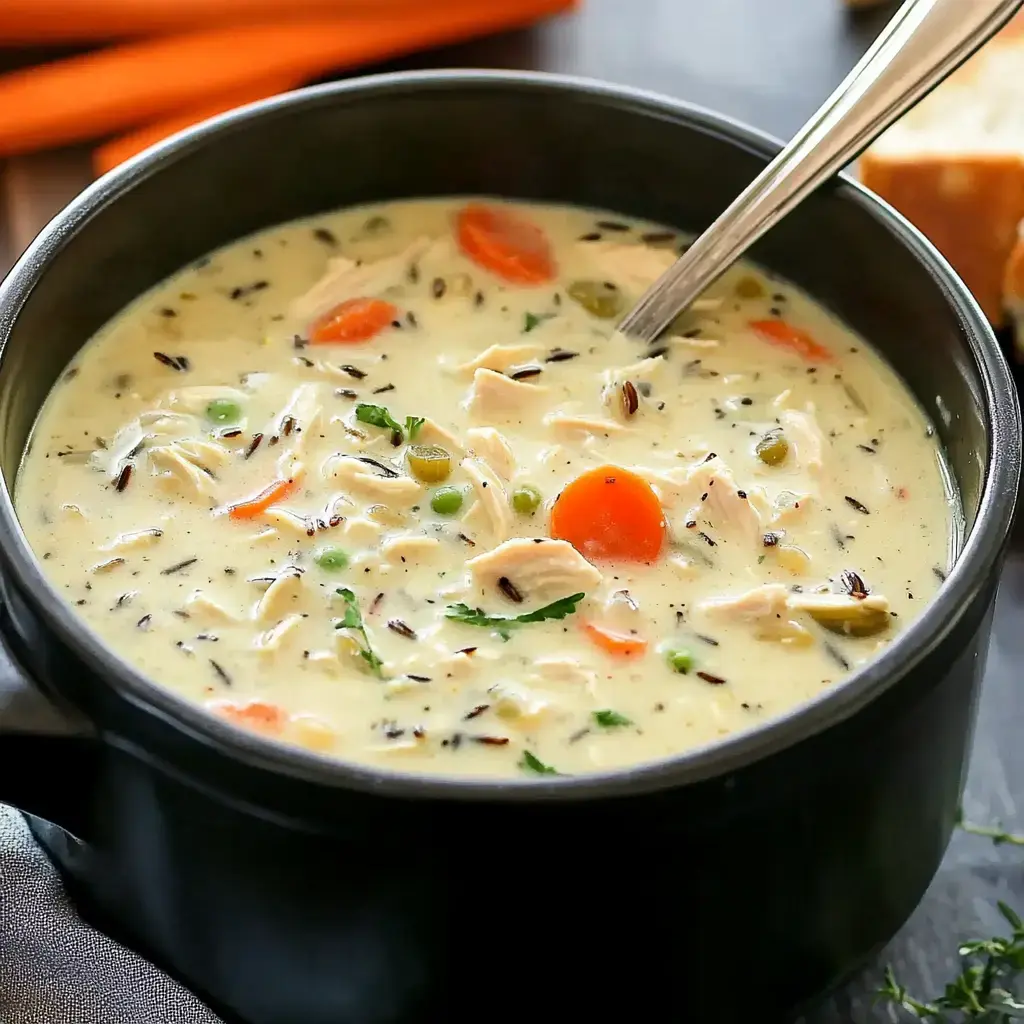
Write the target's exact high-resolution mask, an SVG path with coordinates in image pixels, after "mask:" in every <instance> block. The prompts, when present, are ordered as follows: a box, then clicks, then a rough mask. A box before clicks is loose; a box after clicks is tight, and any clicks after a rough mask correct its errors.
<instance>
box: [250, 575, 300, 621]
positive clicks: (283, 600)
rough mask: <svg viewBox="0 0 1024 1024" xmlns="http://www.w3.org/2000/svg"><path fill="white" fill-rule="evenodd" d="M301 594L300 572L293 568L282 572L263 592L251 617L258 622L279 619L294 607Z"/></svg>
mask: <svg viewBox="0 0 1024 1024" xmlns="http://www.w3.org/2000/svg"><path fill="white" fill-rule="evenodd" d="M301 594H302V576H301V574H300V573H298V572H295V571H294V570H293V571H291V572H284V573H282V574H281V575H280V576H278V577H277V579H276V580H274V582H273V583H271V584H270V586H269V587H267V589H266V590H265V591H264V592H263V596H262V597H261V598H260V599H259V601H258V602H257V604H256V608H255V609H254V611H253V618H254V619H256V620H257V621H259V622H272V621H273V620H274V619H280V618H281V617H282V616H283V615H284V614H285V613H286V612H288V611H289V610H290V609H292V608H294V607H295V604H296V602H297V601H298V600H299V598H300V596H301Z"/></svg>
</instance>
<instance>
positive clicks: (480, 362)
mask: <svg viewBox="0 0 1024 1024" xmlns="http://www.w3.org/2000/svg"><path fill="white" fill-rule="evenodd" d="M543 351H544V347H543V346H542V345H537V344H532V343H527V342H523V343H521V344H519V345H491V346H490V348H485V349H484V350H483V352H481V353H480V354H479V355H478V356H476V357H475V358H473V359H471V360H469V362H467V363H462V364H461V365H459V366H457V367H456V369H457V370H458V372H459V373H461V374H463V375H464V376H466V377H472V376H473V375H474V374H475V373H476V371H477V370H494V371H495V372H496V373H504V372H505V371H506V370H510V369H511V368H512V367H513V366H519V365H520V364H522V363H528V362H530V361H531V360H533V359H536V358H537V357H538V356H539V355H540V354H541V353H542V352H543Z"/></svg>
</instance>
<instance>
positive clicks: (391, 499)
mask: <svg viewBox="0 0 1024 1024" xmlns="http://www.w3.org/2000/svg"><path fill="white" fill-rule="evenodd" d="M324 471H325V475H328V474H329V475H330V476H332V477H334V479H335V480H337V481H338V482H339V483H340V484H341V485H342V486H343V487H344V488H345V489H346V490H347V491H349V492H350V493H352V494H356V495H359V496H361V497H363V498H367V499H369V500H371V501H378V502H380V503H381V504H383V505H389V506H391V507H393V508H408V507H409V506H411V505H415V504H416V502H417V501H418V500H419V499H420V498H421V497H422V495H423V485H422V484H421V483H419V482H418V481H416V480H414V479H413V478H412V477H410V476H383V475H382V474H381V473H380V471H379V470H377V469H375V468H374V466H373V465H371V464H370V463H366V462H362V461H361V460H360V459H358V458H354V457H350V456H339V455H332V456H331V457H330V458H329V459H328V460H327V462H326V463H325V466H324Z"/></svg>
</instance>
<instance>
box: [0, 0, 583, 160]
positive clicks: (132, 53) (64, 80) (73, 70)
mask: <svg viewBox="0 0 1024 1024" xmlns="http://www.w3.org/2000/svg"><path fill="white" fill-rule="evenodd" d="M2 2H3V3H6V0H2ZM571 6H573V0H491V2H489V3H486V4H483V5H480V6H477V7H474V8H467V7H465V6H464V5H463V4H462V3H461V0H460V2H459V3H457V5H456V6H454V7H452V6H450V5H448V4H445V3H442V2H437V0H432V2H431V3H429V4H426V5H422V6H421V7H420V8H419V11H420V13H418V14H415V15H414V14H410V15H409V16H408V17H406V18H403V19H397V18H384V19H374V18H370V17H364V18H359V19H356V18H352V17H348V18H346V17H339V18H327V19H322V18H321V19H312V20H301V21H284V22H268V23H265V24H258V25H240V26H235V27H232V28H218V29H211V30H209V31H206V32H195V33H189V34H188V35H179V36H168V37H166V38H161V39H154V40H150V41H145V42H136V43H126V44H123V45H120V46H115V47H111V48H109V49H106V50H99V51H96V52H94V53H87V54H83V55H82V56H78V57H71V58H68V59H66V60H61V61H56V62H54V63H52V64H43V65H40V66H38V67H33V68H25V69H23V70H20V71H13V72H10V73H9V74H6V75H2V76H0V156H10V155H13V154H17V153H24V152H28V151H31V150H34V149H43V148H46V147H48V146H59V145H65V144H68V143H71V142H78V141H82V140H85V139H90V138H96V137H98V136H102V135H107V134H111V133H114V132H117V131H121V130H123V129H125V128H129V127H134V126H136V125H141V124H144V123H146V122H148V121H153V120H157V119H160V118H163V117H166V116H169V115H173V114H175V113H180V112H181V111H182V110H187V109H189V108H191V107H199V106H201V105H203V104H204V103H207V102H209V100H210V97H211V96H224V95H227V94H229V93H231V92H233V91H234V90H236V89H242V88H245V87H247V86H249V85H252V83H253V82H257V81H265V80H268V79H273V78H277V77H280V78H289V77H290V78H294V79H296V80H302V79H305V78H310V77H314V76H320V75H323V74H325V73H326V72H328V71H331V70H339V69H344V68H351V67H353V66H358V65H360V64H365V63H368V62H371V61H377V60H383V59H386V58H388V57H393V56H398V55H399V54H404V53H410V52H414V51H415V50H418V49H422V48H424V47H429V46H436V45H440V44H442V43H451V42H457V41H459V40H462V39H467V38H471V37H473V36H476V35H482V34H485V33H488V32H494V31H498V30H501V29H507V28H513V27H516V26H520V25H525V24H529V23H530V22H532V21H535V20H537V19H538V18H541V17H544V16H546V15H550V14H555V13H556V12H559V11H563V10H566V9H567V8H569V7H571Z"/></svg>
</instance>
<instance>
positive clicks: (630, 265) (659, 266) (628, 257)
mask: <svg viewBox="0 0 1024 1024" xmlns="http://www.w3.org/2000/svg"><path fill="white" fill-rule="evenodd" d="M577 254H578V255H579V256H580V257H581V258H582V259H583V261H584V265H585V266H587V267H588V268H590V269H589V273H590V275H591V276H592V277H596V278H598V279H600V280H602V281H612V282H614V283H615V284H617V285H618V286H619V287H620V288H621V289H623V291H626V292H630V293H631V294H633V295H639V294H641V293H642V292H644V291H646V290H647V289H648V288H649V287H650V286H651V285H652V284H653V283H654V282H655V280H657V278H659V277H661V275H662V274H663V273H665V271H666V270H668V268H669V267H671V266H672V264H673V263H675V261H676V253H675V252H674V251H673V250H672V249H656V248H654V247H653V246H649V245H640V244H622V243H619V242H609V241H604V240H602V241H599V242H579V243H577Z"/></svg>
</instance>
